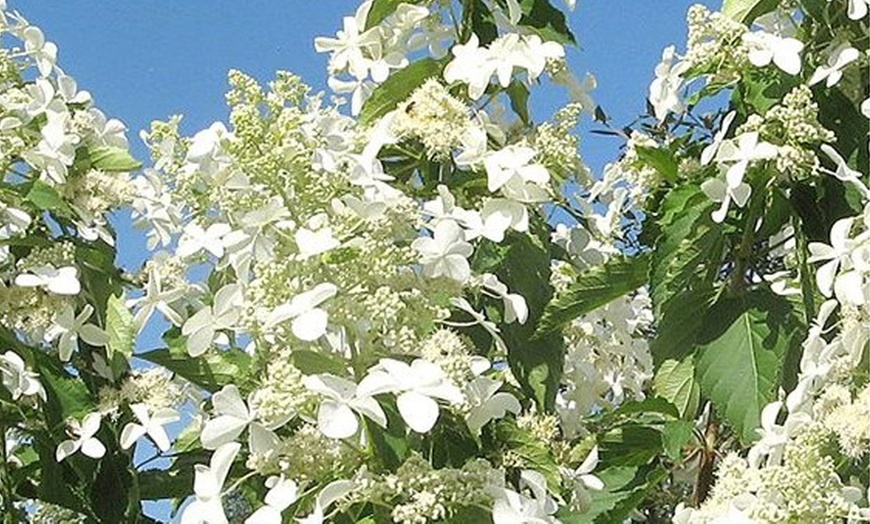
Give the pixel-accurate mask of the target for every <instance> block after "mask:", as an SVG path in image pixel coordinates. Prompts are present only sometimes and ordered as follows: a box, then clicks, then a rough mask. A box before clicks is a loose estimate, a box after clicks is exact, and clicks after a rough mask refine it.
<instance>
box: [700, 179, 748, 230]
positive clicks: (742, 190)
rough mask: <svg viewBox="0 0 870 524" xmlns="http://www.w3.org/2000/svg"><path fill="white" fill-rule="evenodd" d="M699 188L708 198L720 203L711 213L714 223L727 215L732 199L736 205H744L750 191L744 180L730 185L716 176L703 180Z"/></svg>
mask: <svg viewBox="0 0 870 524" xmlns="http://www.w3.org/2000/svg"><path fill="white" fill-rule="evenodd" d="M701 190H702V191H704V193H705V194H706V195H707V196H708V197H710V200H712V201H714V202H721V203H722V205H720V206H719V209H717V210H715V211H713V213H712V217H713V221H714V222H716V223H720V222H722V221H723V220H725V217H726V216H727V215H728V207H729V206H730V204H731V202H732V201H733V202H734V203H736V204H737V206H738V207H743V206H745V205H746V201H747V200H749V195H750V193H752V188H751V187H750V186H749V184H747V183H745V182H740V183H739V184H737V185H736V186H733V187H732V186H731V185H730V184H726V183H725V182H723V181H722V180H721V179H718V178H711V179H710V180H706V181H704V183H703V184H701Z"/></svg>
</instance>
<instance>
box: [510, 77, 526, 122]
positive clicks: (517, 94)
mask: <svg viewBox="0 0 870 524" xmlns="http://www.w3.org/2000/svg"><path fill="white" fill-rule="evenodd" d="M507 93H508V97H509V98H510V101H511V109H513V111H514V113H516V114H517V116H518V117H520V120H522V122H523V123H524V124H526V125H528V124H529V123H530V122H531V120H532V118H531V116H530V115H529V89H528V88H527V87H526V86H525V85H523V83H522V82H520V81H519V80H514V81H513V82H511V83H510V85H508V88H507Z"/></svg>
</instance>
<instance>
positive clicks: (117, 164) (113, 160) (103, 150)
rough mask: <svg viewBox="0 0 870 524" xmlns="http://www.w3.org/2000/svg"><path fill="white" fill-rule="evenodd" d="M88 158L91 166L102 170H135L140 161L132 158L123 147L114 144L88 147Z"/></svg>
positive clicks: (140, 164)
mask: <svg viewBox="0 0 870 524" xmlns="http://www.w3.org/2000/svg"><path fill="white" fill-rule="evenodd" d="M88 159H89V160H90V163H91V167H93V168H95V169H100V170H102V171H109V172H115V171H123V172H127V171H136V170H137V169H139V168H140V167H142V163H141V162H139V161H138V160H136V159H135V158H133V155H131V154H130V152H129V151H127V150H126V149H124V148H121V147H115V146H100V147H94V148H89V149H88Z"/></svg>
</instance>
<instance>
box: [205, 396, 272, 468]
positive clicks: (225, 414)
mask: <svg viewBox="0 0 870 524" xmlns="http://www.w3.org/2000/svg"><path fill="white" fill-rule="evenodd" d="M211 402H212V405H213V406H214V411H215V413H217V416H216V417H214V418H212V419H210V420H209V421H208V422H206V423H205V426H204V427H203V428H202V434H201V435H200V440H201V441H202V447H204V448H205V449H217V448H220V447H221V446H223V445H225V444H228V443H231V442H234V441H235V440H236V439H238V438H239V435H241V434H242V432H243V431H245V429H246V428H249V427H250V431H249V432H248V448H249V449H250V450H251V451H252V452H253V453H265V452H267V451H270V450H273V449H275V448H276V447H277V446H278V445H279V441H278V437H277V436H276V435H275V433H274V432H273V431H272V430H271V429H270V428H267V427H266V426H264V425H263V424H261V423H260V422H257V412H256V410H253V409H249V408H248V406H247V405H245V402H244V401H243V400H242V397H241V395H240V394H239V388H237V387H236V386H235V385H233V384H229V385H226V386H224V387H223V389H221V390H220V391H218V392H217V393H215V394H214V395H212V397H211Z"/></svg>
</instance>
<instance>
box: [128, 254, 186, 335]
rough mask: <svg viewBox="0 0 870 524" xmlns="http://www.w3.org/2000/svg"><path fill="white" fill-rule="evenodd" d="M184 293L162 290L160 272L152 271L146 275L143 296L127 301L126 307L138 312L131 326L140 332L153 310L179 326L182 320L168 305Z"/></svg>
mask: <svg viewBox="0 0 870 524" xmlns="http://www.w3.org/2000/svg"><path fill="white" fill-rule="evenodd" d="M185 293H186V292H185V290H184V289H182V288H177V289H170V290H165V289H163V285H162V282H161V279H160V271H158V270H157V269H152V270H151V271H149V273H148V285H147V286H146V287H145V295H144V296H142V297H139V298H133V299H130V300H128V301H127V307H129V308H132V307H137V306H138V307H139V310H138V311H136V314H135V315H133V325H135V326H136V329H137V330H138V331H139V332H141V331H142V330H143V329H144V328H145V324H147V323H148V319H149V318H151V315H152V314H153V313H154V310H155V309H156V310H157V311H160V312H161V313H163V314H164V315H166V318H168V319H169V321H170V322H172V323H173V324H175V325H176V326H179V325H181V324H182V323H183V322H184V319H183V318H182V316H181V315H180V314H179V313H178V312H177V311H175V309H173V308H172V306H170V304H172V303H173V302H175V301H176V300H178V299H180V298H182V297H184V295H185Z"/></svg>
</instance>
